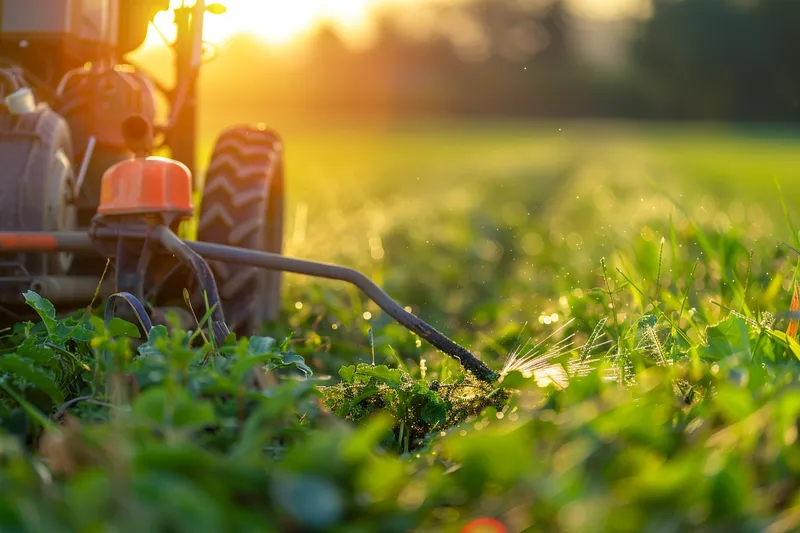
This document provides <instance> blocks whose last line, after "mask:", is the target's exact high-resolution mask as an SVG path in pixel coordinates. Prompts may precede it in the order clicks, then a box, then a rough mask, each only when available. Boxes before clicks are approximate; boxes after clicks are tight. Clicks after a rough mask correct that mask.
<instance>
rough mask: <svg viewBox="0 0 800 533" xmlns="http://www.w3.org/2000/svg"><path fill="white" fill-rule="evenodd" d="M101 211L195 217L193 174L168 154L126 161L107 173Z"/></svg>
mask: <svg viewBox="0 0 800 533" xmlns="http://www.w3.org/2000/svg"><path fill="white" fill-rule="evenodd" d="M97 213H98V214H100V215H106V216H123V215H146V214H158V215H164V214H168V215H174V216H178V217H191V216H192V214H193V213H194V206H193V205H192V175H191V173H190V172H189V169H188V168H186V165H184V164H182V163H178V162H177V161H173V160H171V159H167V158H164V157H147V158H137V159H131V160H129V161H122V162H120V163H117V164H116V165H114V166H113V167H111V168H109V169H108V170H107V171H106V173H105V174H104V175H103V181H102V184H101V189H100V206H99V207H98V208H97Z"/></svg>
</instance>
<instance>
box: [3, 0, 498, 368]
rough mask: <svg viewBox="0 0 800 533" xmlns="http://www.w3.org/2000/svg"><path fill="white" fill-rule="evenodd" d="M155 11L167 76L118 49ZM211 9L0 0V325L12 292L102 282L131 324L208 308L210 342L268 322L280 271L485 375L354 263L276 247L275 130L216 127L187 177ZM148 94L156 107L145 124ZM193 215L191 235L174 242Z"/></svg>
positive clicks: (9, 318)
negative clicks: (168, 79)
mask: <svg viewBox="0 0 800 533" xmlns="http://www.w3.org/2000/svg"><path fill="white" fill-rule="evenodd" d="M170 9H171V11H172V14H173V21H174V25H175V30H176V31H175V35H176V37H175V39H174V42H172V43H170V47H171V49H172V52H173V56H174V69H175V76H174V79H175V83H174V85H173V86H172V87H165V86H162V85H161V84H159V83H157V82H156V81H155V80H154V78H153V77H151V76H149V75H148V74H147V73H146V71H145V70H143V69H142V68H140V67H138V66H136V65H134V64H133V63H132V62H131V61H126V60H125V57H126V55H127V54H129V53H130V52H131V51H133V50H135V49H137V48H139V47H140V46H141V45H142V44H143V42H144V41H145V38H146V35H147V32H148V27H149V25H150V24H152V23H153V20H154V17H155V15H156V14H158V13H159V12H160V11H167V10H170ZM224 11H225V8H224V7H223V6H222V5H220V4H210V5H209V4H207V3H206V2H205V1H204V0H195V1H194V2H192V3H187V2H185V1H183V2H181V4H180V5H179V6H178V7H175V8H172V7H171V5H170V1H169V0H58V1H54V0H3V1H2V2H0V91H2V94H0V97H2V99H3V104H4V105H2V106H0V324H3V325H10V324H13V323H16V322H19V321H21V320H26V319H27V318H28V317H29V316H30V315H29V314H30V311H31V309H30V307H29V306H27V305H26V302H25V299H24V296H23V295H24V294H25V293H26V292H27V291H34V292H36V293H38V294H39V295H41V296H42V297H44V298H46V299H48V300H50V301H51V302H52V303H53V304H54V305H56V306H58V307H60V308H61V309H75V310H77V309H79V308H81V307H85V306H87V305H90V303H91V302H92V301H94V299H95V297H96V296H97V294H98V293H99V292H102V293H104V294H106V295H109V296H111V295H124V297H125V299H126V301H128V302H129V303H132V307H133V308H134V310H135V311H136V315H137V317H138V318H139V323H140V325H141V326H142V327H143V328H144V329H147V327H151V322H150V317H151V316H154V315H158V314H159V312H160V311H162V310H164V309H172V308H176V307H177V308H181V307H183V308H185V307H187V305H186V304H187V303H188V304H189V306H190V308H191V309H193V310H194V309H199V310H200V314H204V315H205V314H207V315H208V316H209V317H210V318H209V325H208V327H209V330H210V333H211V334H212V336H213V337H214V338H215V339H216V340H217V341H218V342H220V343H221V342H224V340H225V339H226V338H227V337H228V336H229V335H230V334H231V332H232V331H233V332H234V333H235V334H238V335H252V334H254V333H257V332H258V331H259V329H260V328H261V327H263V325H264V324H265V323H266V322H269V321H274V320H276V319H277V318H278V316H279V312H280V308H281V300H280V292H281V272H283V271H288V272H295V273H301V274H306V275H311V276H318V277H323V278H329V279H338V280H342V281H346V282H349V283H352V284H354V285H356V286H357V287H358V288H360V289H361V290H362V291H363V292H364V293H365V294H366V295H367V296H368V297H369V298H371V299H372V300H373V301H375V302H376V303H377V304H378V305H379V306H380V307H381V308H382V309H383V310H384V311H385V312H386V313H387V314H388V315H389V316H391V317H393V318H394V319H395V320H397V321H398V322H400V323H401V324H402V325H404V326H405V327H407V328H408V329H410V330H412V331H414V332H415V333H416V334H417V335H419V336H420V337H422V338H423V339H425V340H427V341H428V342H430V343H431V344H432V345H434V346H435V347H437V348H439V349H440V350H442V351H443V352H445V353H447V354H449V355H450V356H452V357H454V358H456V359H457V360H458V361H460V362H461V364H462V365H463V366H464V367H465V368H466V369H467V370H468V371H470V372H472V373H473V374H475V375H476V376H477V377H479V378H480V379H483V380H494V379H497V377H498V376H497V374H496V373H494V372H492V371H491V370H490V369H489V368H488V367H487V366H486V365H485V364H484V363H482V362H481V361H480V360H478V359H477V358H475V357H474V356H473V355H472V354H471V353H470V352H469V351H468V350H467V349H465V348H463V347H461V346H459V345H458V344H456V343H455V342H453V341H452V340H450V339H449V338H447V337H446V336H445V335H443V334H442V333H440V332H438V331H437V330H435V329H434V328H433V327H431V326H430V325H428V324H427V323H426V322H424V321H423V320H422V319H420V318H418V317H417V316H415V315H413V314H411V313H409V312H408V311H406V310H405V309H404V308H403V307H402V306H401V305H400V304H398V303H397V302H395V301H394V300H393V299H392V298H390V297H389V296H388V295H387V294H386V293H385V292H383V291H382V290H381V289H380V288H379V287H378V286H377V285H375V284H374V283H373V282H372V281H371V280H369V278H367V277H366V276H364V275H363V274H361V273H359V272H357V271H354V270H352V269H349V268H346V267H342V266H336V265H329V264H323V263H316V262H312V261H305V260H300V259H293V258H289V257H285V256H283V255H281V253H282V238H283V204H284V164H283V145H282V142H281V139H280V138H279V136H278V135H277V134H276V133H275V132H273V131H271V130H269V129H267V128H266V127H264V126H260V125H253V126H250V125H243V126H242V125H240V126H234V127H231V128H229V129H227V130H225V131H223V132H222V133H221V134H220V135H219V136H218V138H217V140H216V143H215V146H214V149H213V152H212V155H211V159H210V161H209V163H208V167H207V168H206V170H205V172H204V175H205V179H204V180H203V183H202V185H201V184H200V183H198V180H197V179H196V176H197V175H198V172H197V168H196V166H197V154H196V140H195V139H196V133H197V132H196V129H197V93H198V77H199V74H200V68H201V65H202V63H203V60H204V48H205V47H204V41H203V21H204V18H205V17H206V16H207V15H208V14H214V15H221V16H224ZM159 96H161V97H162V99H161V101H162V102H167V103H168V107H169V109H168V112H167V113H166V119H164V120H162V121H160V122H159V121H157V120H156V116H157V114H158V113H157V101H159V100H157V99H158V97H159ZM156 153H157V154H159V155H154V154H156ZM166 155H168V157H167V156H166ZM197 198H199V203H200V206H199V211H198V212H195V211H196V210H195V205H194V203H195V199H197ZM193 217H194V218H196V223H197V235H196V239H193V240H184V239H181V238H180V237H179V236H178V234H179V230H180V226H181V224H182V223H183V221H185V220H187V219H191V218H193ZM109 265H110V270H111V271H112V274H111V275H109V276H106V275H105V274H106V270H107V268H108V267H109ZM186 295H189V297H190V301H189V302H187V301H186V300H187V298H186Z"/></svg>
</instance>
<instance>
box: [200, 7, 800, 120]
mask: <svg viewBox="0 0 800 533" xmlns="http://www.w3.org/2000/svg"><path fill="white" fill-rule="evenodd" d="M653 3H654V5H653V9H652V17H650V18H648V19H647V20H642V21H636V22H635V23H634V25H633V28H634V30H635V31H634V32H633V33H632V36H631V38H630V39H628V40H627V41H626V43H627V44H626V49H625V51H626V58H627V61H626V62H625V63H624V66H623V67H622V68H616V69H608V68H603V67H601V66H599V65H597V64H594V63H591V62H589V61H587V60H586V58H585V56H583V55H581V54H580V53H578V51H576V48H575V46H574V42H575V37H576V32H578V31H580V30H579V29H577V28H578V25H577V19H576V18H575V16H574V15H573V14H571V13H570V12H568V10H567V8H566V6H565V3H564V2H562V1H559V0H541V1H538V2H537V1H530V2H518V1H516V0H469V1H466V2H463V3H443V4H441V5H438V4H436V3H435V2H434V1H433V0H432V2H431V4H430V5H429V6H427V7H426V9H429V10H431V11H429V12H428V13H427V14H426V16H427V18H426V20H428V21H429V24H428V26H429V29H428V30H427V31H426V32H425V33H424V35H420V32H417V33H414V32H413V31H409V27H410V25H411V27H412V29H413V21H414V17H415V16H416V15H415V13H411V12H407V13H405V14H404V13H403V12H392V13H387V14H386V15H385V16H384V17H383V18H382V19H381V21H380V24H379V31H378V35H377V38H376V40H375V42H374V44H373V45H371V46H369V47H367V48H365V49H354V48H352V47H349V46H347V45H346V44H345V42H344V41H343V40H342V39H341V38H340V36H339V35H338V34H337V33H336V31H335V30H334V29H332V28H328V27H323V28H320V29H319V30H318V31H317V33H316V34H315V35H314V36H313V38H311V39H310V41H309V42H308V43H307V48H306V52H305V53H303V54H302V55H284V54H283V53H282V52H281V51H279V50H278V49H274V48H271V47H269V46H267V45H265V44H263V43H261V42H259V41H257V40H254V39H252V38H248V37H238V38H235V39H233V40H231V41H229V42H228V43H226V44H224V45H223V46H222V47H221V48H220V49H219V51H218V54H219V60H218V61H216V62H214V63H212V64H211V65H209V66H208V68H207V69H206V71H205V74H204V78H203V98H204V100H205V102H204V105H205V106H209V107H210V108H213V109H219V110H220V111H222V110H223V109H227V108H229V107H231V106H235V107H238V108H248V109H253V110H255V111H258V112H259V113H262V114H263V113H277V112H281V113H297V114H300V113H314V114H328V113H334V114H359V115H388V116H397V115H403V116H430V115H495V116H514V117H542V118H548V117H627V118H656V119H706V120H736V121H748V120H763V121H797V120H798V119H800V105H798V103H799V102H800V46H798V40H797V37H798V36H800V1H798V0H749V1H742V0H653ZM431 17H433V19H431ZM430 20H434V23H430ZM409 23H410V24H409Z"/></svg>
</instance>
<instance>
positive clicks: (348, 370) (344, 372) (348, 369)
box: [339, 365, 356, 383]
mask: <svg viewBox="0 0 800 533" xmlns="http://www.w3.org/2000/svg"><path fill="white" fill-rule="evenodd" d="M355 376H356V366H355V365H350V366H343V367H342V368H340V369H339V377H341V378H342V381H344V382H345V383H352V382H353V378H355Z"/></svg>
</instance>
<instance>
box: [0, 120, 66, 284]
mask: <svg viewBox="0 0 800 533" xmlns="http://www.w3.org/2000/svg"><path fill="white" fill-rule="evenodd" d="M0 131H3V132H6V131H7V132H9V133H10V134H11V135H10V136H9V140H8V141H4V142H3V143H0V160H2V161H3V164H4V170H5V171H6V172H7V174H8V175H7V178H8V179H7V180H6V183H4V187H3V191H2V194H0V210H2V212H3V216H2V218H3V224H0V227H2V228H4V229H6V230H16V231H69V230H74V229H75V228H76V213H75V208H74V207H73V206H72V205H70V203H69V194H70V187H71V186H72V184H73V183H74V181H75V173H74V170H73V166H72V161H71V156H72V137H71V135H70V130H69V127H68V126H67V123H66V122H65V121H64V119H63V118H62V117H61V116H60V115H58V114H57V113H55V112H54V111H52V110H51V109H50V108H48V107H47V106H44V105H40V106H39V108H38V109H37V111H35V112H33V113H28V114H25V115H21V116H20V117H18V118H17V120H16V121H14V120H13V119H11V121H10V122H9V123H4V124H3V125H2V126H0ZM71 262H72V254H67V253H61V254H53V255H49V256H48V255H47V254H26V255H25V261H24V263H25V264H24V266H25V268H26V270H27V271H28V272H29V273H30V274H31V275H34V276H36V275H38V276H44V275H58V274H66V273H67V271H68V270H69V267H70V264H71Z"/></svg>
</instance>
